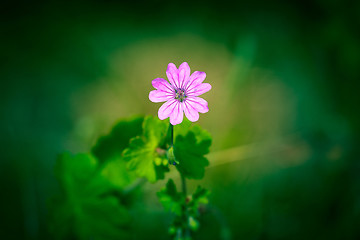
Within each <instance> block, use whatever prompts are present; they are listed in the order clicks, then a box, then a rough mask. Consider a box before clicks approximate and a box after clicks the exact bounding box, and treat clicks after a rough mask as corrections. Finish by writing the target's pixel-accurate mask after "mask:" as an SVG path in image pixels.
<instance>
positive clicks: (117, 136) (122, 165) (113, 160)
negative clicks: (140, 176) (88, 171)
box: [91, 117, 144, 189]
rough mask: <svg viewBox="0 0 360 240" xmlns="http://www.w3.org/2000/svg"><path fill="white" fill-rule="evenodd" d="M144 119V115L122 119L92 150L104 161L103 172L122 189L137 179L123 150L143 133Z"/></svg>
mask: <svg viewBox="0 0 360 240" xmlns="http://www.w3.org/2000/svg"><path fill="white" fill-rule="evenodd" d="M143 121H144V117H133V118H128V119H122V120H120V121H119V122H118V123H117V124H116V125H115V126H114V127H113V128H112V130H111V131H110V133H109V134H108V135H106V136H102V137H100V138H99V139H98V141H97V143H96V144H95V146H94V147H93V148H92V150H91V151H92V153H93V155H94V156H95V157H96V158H97V159H98V160H99V161H100V162H101V163H102V166H101V167H102V169H101V174H102V175H103V176H104V177H106V178H107V179H108V180H109V181H110V182H111V183H112V184H114V185H115V186H117V187H119V188H121V189H122V188H124V187H126V186H128V185H129V184H131V183H132V182H133V181H134V180H135V179H136V175H135V173H134V172H131V171H128V169H127V166H126V165H127V162H126V161H125V160H124V159H123V157H122V152H123V151H124V149H125V148H127V147H129V142H130V139H131V138H133V137H136V136H138V135H141V133H142V123H143Z"/></svg>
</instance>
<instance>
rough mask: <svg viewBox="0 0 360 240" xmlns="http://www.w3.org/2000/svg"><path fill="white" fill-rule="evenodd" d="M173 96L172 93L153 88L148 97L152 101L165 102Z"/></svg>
mask: <svg viewBox="0 0 360 240" xmlns="http://www.w3.org/2000/svg"><path fill="white" fill-rule="evenodd" d="M172 97H173V94H172V93H168V92H164V91H161V90H153V91H151V92H150V93H149V99H150V101H152V102H155V103H156V102H165V101H167V100H169V99H171V98H172Z"/></svg>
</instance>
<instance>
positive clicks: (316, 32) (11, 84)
mask: <svg viewBox="0 0 360 240" xmlns="http://www.w3.org/2000/svg"><path fill="white" fill-rule="evenodd" d="M0 12H1V14H0V19H1V23H0V36H1V40H0V43H1V44H0V54H1V65H0V78H1V87H0V88H1V102H0V106H1V122H0V123H1V126H0V136H1V137H0V141H1V148H2V151H1V159H0V184H1V189H0V190H1V197H0V199H1V212H0V213H1V220H2V223H1V226H0V229H1V232H0V238H1V239H52V238H53V235H52V234H54V233H50V232H49V227H48V222H49V221H48V208H47V201H48V199H49V198H50V197H51V196H53V195H54V194H56V193H58V192H59V189H58V188H59V187H58V184H57V182H56V179H55V177H54V171H53V169H54V165H55V160H56V156H57V154H58V153H61V152H64V151H70V152H73V153H78V152H89V150H90V148H91V147H92V146H93V145H94V143H95V141H96V139H97V138H98V137H99V136H101V135H104V134H106V133H108V132H109V131H110V129H111V127H112V126H113V125H114V124H115V122H116V121H117V120H118V119H120V118H124V117H129V116H132V115H136V114H152V115H156V114H157V109H158V108H159V107H160V104H154V103H151V102H150V101H149V100H148V93H149V91H150V90H152V86H151V80H152V79H154V78H157V77H164V78H165V77H166V75H165V71H166V67H167V64H168V63H169V62H174V63H175V64H176V65H177V66H178V65H179V64H181V63H182V62H184V61H186V62H188V63H189V65H190V67H191V69H192V71H196V70H199V71H204V72H206V73H207V78H206V80H205V82H208V83H210V84H211V85H212V86H213V88H212V90H211V91H210V92H209V93H206V94H205V95H204V96H203V97H204V98H205V99H206V100H207V101H208V102H209V108H210V111H209V113H207V114H203V115H200V121H199V123H200V124H201V125H202V127H203V128H205V129H207V130H208V131H209V132H210V133H211V134H212V136H213V145H212V148H211V153H210V154H209V155H208V158H209V161H210V166H209V167H208V168H207V169H206V173H205V178H204V179H203V180H201V181H191V182H190V189H191V190H193V189H194V188H195V186H196V185H197V184H201V185H203V186H205V187H207V188H208V189H210V190H211V191H212V194H211V196H210V201H211V204H212V205H213V206H215V207H216V208H214V209H216V210H214V212H215V214H208V215H206V216H204V217H203V219H202V222H201V224H202V226H201V229H200V231H199V232H198V233H197V234H196V235H195V238H196V239H221V237H224V236H223V235H224V234H221V232H224V231H225V230H224V229H229V230H230V233H231V238H232V239H359V238H360V226H359V225H360V163H359V156H360V151H359V146H358V145H359V140H360V137H359V136H360V135H359V133H360V128H359V127H360V124H359V123H360V114H359V103H360V97H359V95H360V94H359V86H360V82H359V80H360V71H359V69H360V44H359V43H360V31H359V29H360V17H359V16H360V2H359V1H325V0H315V1H309V0H305V1H299V0H298V1H281V0H279V1H271V2H270V1H258V2H249V1H238V2H237V3H236V4H235V3H233V2H230V1H226V0H225V1H221V2H216V1H196V2H191V1H181V2H179V1H168V2H161V1H134V2H131V1H126V2H125V1H124V2H122V1H79V0H76V1H72V2H68V3H65V2H61V1H46V2H45V1H44V2H41V1H31V2H25V1H24V2H13V1H3V2H2V3H1V7H0ZM175 131H176V128H175ZM174 178H175V179H176V178H177V176H175V175H174ZM177 180H178V179H177ZM164 185H165V181H160V182H158V183H156V184H149V183H147V184H145V186H144V193H143V195H142V197H141V199H142V200H141V201H143V208H142V210H141V211H140V212H141V216H139V215H138V216H135V219H134V224H135V227H134V228H135V229H139V230H138V232H139V233H138V238H139V239H169V237H168V236H167V227H168V225H169V224H170V221H171V216H170V215H169V214H168V213H166V212H164V210H163V209H162V207H161V206H160V204H159V203H158V202H157V198H156V194H155V193H156V192H157V191H158V190H159V189H160V188H161V187H162V186H164Z"/></svg>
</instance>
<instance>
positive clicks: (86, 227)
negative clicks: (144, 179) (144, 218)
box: [50, 154, 130, 240]
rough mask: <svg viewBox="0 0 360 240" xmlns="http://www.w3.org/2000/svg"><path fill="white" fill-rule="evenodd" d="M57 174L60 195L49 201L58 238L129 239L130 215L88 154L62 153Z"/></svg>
mask: <svg viewBox="0 0 360 240" xmlns="http://www.w3.org/2000/svg"><path fill="white" fill-rule="evenodd" d="M55 174H56V177H57V180H58V181H59V185H60V188H61V190H62V192H61V194H60V195H59V196H57V197H54V198H53V199H52V200H51V201H50V216H51V217H50V220H51V221H50V230H51V231H52V232H53V233H54V237H55V238H56V239H81V240H82V239H104V240H107V239H129V238H130V233H129V230H128V229H129V227H130V216H129V213H128V211H127V209H126V207H125V206H123V205H121V204H120V202H119V199H118V198H117V197H115V193H116V192H117V189H116V188H114V186H113V185H112V184H111V183H109V182H108V181H107V179H106V178H104V177H103V176H102V175H101V174H100V172H99V169H98V162H97V160H96V159H95V158H93V157H92V156H91V155H88V154H78V155H75V156H72V155H70V154H63V155H61V156H60V157H59V158H58V159H57V163H56V167H55Z"/></svg>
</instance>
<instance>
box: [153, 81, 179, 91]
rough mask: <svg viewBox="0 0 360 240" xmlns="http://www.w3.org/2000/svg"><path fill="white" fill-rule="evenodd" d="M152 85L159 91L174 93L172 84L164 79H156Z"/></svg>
mask: <svg viewBox="0 0 360 240" xmlns="http://www.w3.org/2000/svg"><path fill="white" fill-rule="evenodd" d="M151 83H152V85H153V87H154V88H156V89H157V90H161V91H164V92H168V93H173V92H174V89H173V88H172V86H171V85H170V83H169V82H168V81H166V80H165V79H163V78H155V79H154V80H152V82H151Z"/></svg>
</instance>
